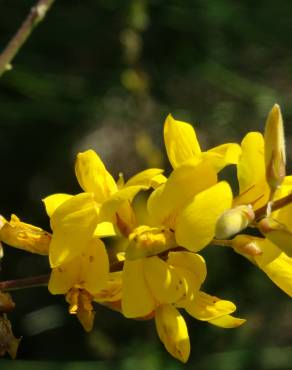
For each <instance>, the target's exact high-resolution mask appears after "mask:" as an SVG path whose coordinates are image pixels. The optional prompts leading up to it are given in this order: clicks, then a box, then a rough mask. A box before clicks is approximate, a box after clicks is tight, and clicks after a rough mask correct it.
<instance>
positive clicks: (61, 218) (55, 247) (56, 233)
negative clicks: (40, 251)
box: [50, 193, 98, 267]
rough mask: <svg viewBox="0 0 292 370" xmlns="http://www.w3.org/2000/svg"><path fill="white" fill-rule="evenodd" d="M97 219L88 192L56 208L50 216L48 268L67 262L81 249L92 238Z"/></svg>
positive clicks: (96, 212)
mask: <svg viewBox="0 0 292 370" xmlns="http://www.w3.org/2000/svg"><path fill="white" fill-rule="evenodd" d="M97 219H98V211H97V207H96V204H95V202H94V200H93V196H92V194H90V193H81V194H78V195H75V196H74V197H72V198H70V199H68V200H67V201H65V202H64V203H63V204H62V205H61V206H60V207H58V208H57V210H56V211H55V212H54V213H53V215H52V217H51V226H52V229H53V236H52V241H51V244H50V264H51V267H57V266H59V265H61V264H63V263H66V262H69V261H70V260H71V259H73V258H74V257H76V256H78V255H79V254H80V253H81V252H82V251H83V250H84V248H85V247H86V245H87V244H88V243H89V241H90V240H91V238H92V236H93V233H94V230H95V228H96V224H97Z"/></svg>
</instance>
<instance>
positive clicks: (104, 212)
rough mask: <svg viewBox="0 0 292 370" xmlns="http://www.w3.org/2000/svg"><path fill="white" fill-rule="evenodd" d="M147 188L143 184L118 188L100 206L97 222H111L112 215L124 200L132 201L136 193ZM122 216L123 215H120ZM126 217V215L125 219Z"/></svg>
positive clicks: (112, 219)
mask: <svg viewBox="0 0 292 370" xmlns="http://www.w3.org/2000/svg"><path fill="white" fill-rule="evenodd" d="M146 189H147V188H146V187H145V186H143V185H134V186H128V187H126V188H123V189H121V190H118V191H117V192H116V193H114V194H113V195H112V196H110V197H109V198H108V199H107V200H106V201H105V202H104V203H103V204H102V205H101V208H100V214H99V222H103V221H108V222H113V221H114V216H115V213H116V212H117V210H118V209H119V207H120V206H121V205H122V204H123V203H124V202H125V201H129V202H132V200H133V199H134V197H135V196H136V194H137V193H139V191H141V190H146ZM121 218H123V215H121ZM127 218H128V217H126V219H127Z"/></svg>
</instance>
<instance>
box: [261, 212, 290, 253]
mask: <svg viewBox="0 0 292 370" xmlns="http://www.w3.org/2000/svg"><path fill="white" fill-rule="evenodd" d="M258 228H259V230H260V232H261V233H262V234H264V235H265V237H266V238H267V239H269V240H270V241H271V242H272V243H274V244H276V245H277V247H279V248H280V249H281V250H282V251H283V252H285V253H286V254H287V255H288V256H289V257H292V233H291V231H290V230H289V229H288V228H287V226H286V225H284V224H282V223H280V222H279V221H277V220H275V219H273V218H270V217H265V218H263V219H262V220H261V221H260V222H259V223H258Z"/></svg>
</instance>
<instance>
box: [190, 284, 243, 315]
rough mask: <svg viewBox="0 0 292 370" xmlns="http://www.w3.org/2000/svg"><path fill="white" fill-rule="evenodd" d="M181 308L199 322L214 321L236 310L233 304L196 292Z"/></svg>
mask: <svg viewBox="0 0 292 370" xmlns="http://www.w3.org/2000/svg"><path fill="white" fill-rule="evenodd" d="M183 308H184V309H185V310H186V311H187V312H188V313H189V314H190V315H191V316H193V317H194V318H195V319H197V320H201V321H210V320H214V319H217V318H219V317H222V316H225V315H229V314H230V313H232V312H234V311H235V310H236V306H235V304H234V303H232V302H230V301H226V300H223V299H220V298H218V297H215V296H211V295H209V294H206V293H204V292H201V291H199V292H197V294H196V295H195V297H194V299H193V300H190V301H188V302H187V303H185V304H184V305H183Z"/></svg>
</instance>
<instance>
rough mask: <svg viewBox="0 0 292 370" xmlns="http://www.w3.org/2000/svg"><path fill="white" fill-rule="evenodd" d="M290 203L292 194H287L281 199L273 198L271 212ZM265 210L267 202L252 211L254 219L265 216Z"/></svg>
mask: <svg viewBox="0 0 292 370" xmlns="http://www.w3.org/2000/svg"><path fill="white" fill-rule="evenodd" d="M290 203H292V194H289V195H287V196H285V197H283V198H281V199H278V200H275V201H273V202H272V205H271V207H272V212H273V211H276V210H278V209H280V208H283V207H285V206H287V205H288V204H290ZM266 211H267V204H266V205H264V206H263V207H261V208H259V209H257V210H256V211H255V212H254V213H255V218H256V219H259V218H261V217H265V215H266Z"/></svg>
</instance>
